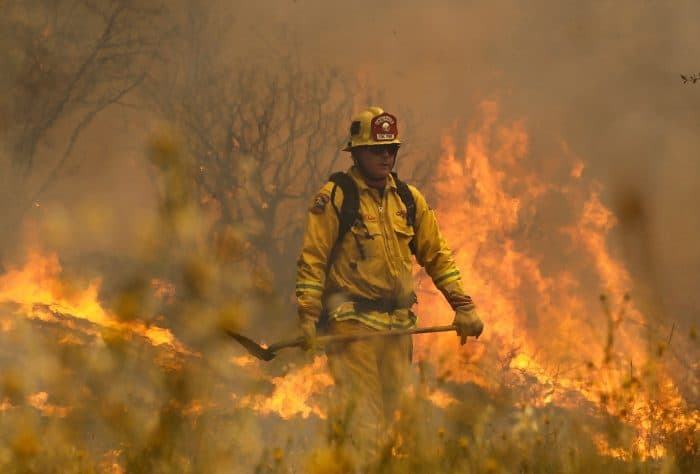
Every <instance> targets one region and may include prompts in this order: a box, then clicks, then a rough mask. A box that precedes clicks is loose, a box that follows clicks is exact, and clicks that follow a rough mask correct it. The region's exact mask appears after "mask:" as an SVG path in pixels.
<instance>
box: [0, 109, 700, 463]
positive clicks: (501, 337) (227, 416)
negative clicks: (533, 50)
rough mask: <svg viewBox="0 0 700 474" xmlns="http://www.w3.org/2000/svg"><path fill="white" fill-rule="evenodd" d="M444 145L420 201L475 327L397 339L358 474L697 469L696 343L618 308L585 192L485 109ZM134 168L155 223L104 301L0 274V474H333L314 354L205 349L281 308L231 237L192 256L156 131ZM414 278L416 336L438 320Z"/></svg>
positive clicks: (341, 441)
mask: <svg viewBox="0 0 700 474" xmlns="http://www.w3.org/2000/svg"><path fill="white" fill-rule="evenodd" d="M454 133H455V132H454V131H453V132H451V134H446V136H445V137H444V154H443V157H442V162H441V166H440V171H439V180H438V182H439V185H438V187H437V189H436V193H437V200H436V202H435V203H434V204H435V207H436V209H437V212H438V218H439V219H440V222H441V224H442V227H443V230H444V234H445V236H446V239H447V240H448V242H450V243H451V245H452V246H453V248H454V249H455V252H456V258H457V260H458V263H459V265H460V267H461V268H462V270H463V278H464V281H465V286H466V287H467V288H468V289H469V290H470V291H471V292H472V293H473V295H474V297H475V300H476V301H477V303H478V305H479V308H480V310H481V313H482V315H483V317H484V319H485V320H486V323H487V329H486V332H485V333H484V335H483V336H482V338H481V339H480V340H479V341H478V342H477V341H471V340H470V341H469V342H468V344H467V345H466V346H464V347H463V348H460V346H459V345H458V343H457V341H456V338H455V337H454V336H452V337H449V336H446V335H431V336H416V338H415V342H416V364H415V370H414V373H413V384H412V385H411V389H410V391H409V393H407V399H406V400H407V401H406V404H405V407H404V410H403V411H402V412H400V413H398V414H397V416H396V424H395V426H394V427H393V429H392V430H390V431H389V432H388V433H387V436H386V438H385V440H384V443H383V445H382V448H381V456H380V459H379V460H378V461H377V463H376V465H374V467H373V469H375V470H376V471H377V472H493V473H496V472H572V473H573V472H640V471H641V472H692V471H694V470H698V469H700V453H699V452H698V446H700V439H699V434H698V423H699V421H700V417H699V412H698V407H697V394H698V390H699V387H698V381H697V380H698V379H697V377H698V365H697V364H698V362H697V360H698V357H697V354H698V344H697V335H696V334H695V333H693V332H692V330H691V332H690V333H689V334H683V333H682V332H681V331H680V330H678V331H676V333H675V334H674V333H673V328H675V326H671V329H670V330H668V329H669V327H668V321H665V320H664V319H663V318H661V317H660V316H653V317H652V316H650V315H649V314H647V313H646V312H645V310H644V309H643V308H642V307H641V306H642V305H641V304H640V303H639V302H638V301H637V299H636V298H635V297H634V296H633V297H630V296H629V294H630V293H629V292H630V291H632V290H633V277H632V276H631V275H630V274H628V272H627V271H626V269H625V266H624V265H623V264H622V263H621V261H620V260H619V259H617V258H616V257H615V255H614V253H613V252H612V251H611V250H610V248H609V240H610V239H609V238H608V233H609V232H610V231H611V229H613V228H614V226H615V225H616V217H615V216H614V215H613V214H612V213H611V212H610V211H609V210H608V209H607V208H606V207H605V206H604V205H603V203H602V199H601V192H602V191H601V187H600V185H599V184H596V183H594V182H588V181H586V180H585V172H584V171H585V166H584V165H583V162H582V161H581V160H580V159H577V158H576V157H572V156H569V155H566V153H565V152H564V151H563V152H562V153H564V154H563V155H562V157H561V158H560V159H561V160H563V161H564V162H565V163H566V164H567V166H564V167H563V168H566V169H565V170H564V171H563V172H561V173H560V174H561V176H559V175H557V176H540V175H538V174H537V173H536V172H535V171H534V170H533V166H532V164H531V163H530V162H528V156H529V155H528V150H529V139H528V135H527V133H526V130H525V127H524V125H523V124H522V123H518V122H516V123H505V124H504V123H502V121H501V120H500V119H499V116H498V109H497V106H496V104H494V103H491V102H485V103H484V104H483V106H482V110H481V116H480V119H479V120H477V121H476V122H475V124H474V125H473V126H472V127H471V128H469V129H468V130H467V132H466V134H467V139H466V145H465V148H464V150H461V151H460V150H457V149H456V148H455V146H454V140H453V138H452V134H454ZM149 157H150V158H151V162H152V163H153V166H154V167H155V168H156V169H157V170H158V175H159V177H160V178H161V180H160V181H159V184H160V186H161V189H160V192H161V208H160V213H159V219H160V220H159V223H158V224H157V225H156V226H155V232H154V233H155V234H156V235H155V236H154V237H153V238H152V239H150V240H149V246H148V248H146V249H144V251H143V259H142V260H143V261H142V262H140V265H139V266H138V269H139V270H138V272H134V273H132V274H129V273H128V272H126V273H127V276H126V277H124V278H123V280H124V281H122V282H119V284H110V285H109V286H110V288H109V289H105V288H104V285H105V284H104V282H103V281H101V280H100V279H78V278H73V277H70V276H68V275H73V274H75V272H66V271H65V269H64V268H62V266H61V262H60V261H59V258H58V257H57V256H56V255H54V254H53V253H51V252H50V251H39V250H34V251H31V252H28V254H27V258H26V261H25V262H23V264H21V265H18V266H16V267H14V268H9V269H8V270H7V271H6V272H5V273H4V274H3V275H2V276H0V367H1V368H2V372H1V373H0V428H1V429H0V433H1V434H0V469H2V470H3V471H8V472H12V471H14V472H47V471H55V470H59V471H77V472H83V471H88V472H90V471H99V472H313V473H322V472H324V473H330V472H349V471H350V470H351V469H352V466H353V465H355V463H356V462H357V460H354V459H350V458H348V457H347V455H346V454H345V450H344V446H345V444H346V443H347V442H348V440H347V439H345V438H344V435H343V433H342V430H340V431H338V430H332V429H331V428H330V427H329V425H328V423H326V421H325V417H326V413H327V405H328V397H329V396H332V395H331V393H332V392H331V390H330V389H331V388H332V379H331V378H330V376H329V374H328V372H327V370H326V367H325V358H324V357H323V356H321V355H316V356H312V357H308V356H304V355H302V354H299V353H293V352H285V353H284V354H283V355H281V356H280V357H279V358H278V359H276V360H275V361H273V362H271V363H262V362H260V361H257V360H255V359H252V358H250V357H248V356H245V355H243V353H242V352H241V350H240V349H239V348H237V347H236V346H234V345H233V343H232V342H231V341H230V340H227V339H225V338H224V337H222V336H221V333H222V331H221V328H222V327H226V328H241V327H246V324H250V322H251V318H252V317H254V316H260V317H263V316H262V315H265V314H289V313H291V311H290V310H289V309H286V310H285V309H284V308H283V307H281V306H279V303H276V302H274V301H273V298H270V296H269V294H270V293H269V289H266V288H265V279H264V278H259V276H260V275H263V274H264V272H260V271H257V272H254V271H252V270H251V267H252V266H253V264H254V262H253V261H252V260H253V257H252V256H251V255H249V254H247V253H246V252H247V250H246V249H247V248H248V247H247V246H246V245H245V237H244V235H245V232H243V231H239V230H238V229H235V228H228V229H226V230H225V231H223V232H219V234H218V235H219V236H220V238H218V239H216V243H215V244H210V242H209V240H207V238H206V232H208V229H207V227H206V221H205V220H203V219H202V216H201V214H200V213H199V211H198V208H197V206H196V205H195V203H196V201H197V200H196V199H195V197H194V196H193V195H192V187H191V186H190V185H189V184H188V179H187V176H188V167H187V159H186V157H185V156H183V154H182V152H181V147H179V145H178V144H177V140H175V139H174V138H173V136H172V134H168V133H166V134H162V135H159V136H157V137H156V138H155V139H154V142H153V144H152V146H151V148H150V151H149ZM552 202H555V204H552ZM547 206H555V207H556V209H555V210H554V211H552V212H551V213H550V214H551V215H549V214H546V213H545V210H546V209H547ZM557 210H558V211H557ZM555 211H557V212H555ZM543 213H544V214H546V216H543V215H542V214H543ZM465 229H466V231H465ZM258 261H259V260H258ZM562 262H565V264H562ZM288 264H290V265H291V264H292V262H291V260H290V262H288ZM253 274H254V275H257V276H258V277H255V278H252V277H249V276H248V275H253ZM417 276H418V278H419V290H420V291H419V300H420V301H421V305H420V306H419V307H418V308H417V312H418V314H419V315H420V316H421V317H422V323H423V324H426V325H427V324H434V323H443V322H445V320H446V318H449V309H448V308H447V306H446V304H445V303H444V302H443V301H441V299H440V298H439V297H438V295H437V293H436V292H435V291H433V290H431V289H430V284H429V282H426V279H425V277H424V276H423V275H422V274H420V273H418V275H417ZM601 293H602V294H604V295H605V296H604V297H601V296H600V294H601ZM632 294H633V293H632ZM285 311H286V312H285ZM290 316H291V314H290ZM251 326H252V327H253V328H254V327H256V325H254V324H253V325H250V326H249V327H251ZM669 333H670V335H669ZM268 342H269V341H268Z"/></svg>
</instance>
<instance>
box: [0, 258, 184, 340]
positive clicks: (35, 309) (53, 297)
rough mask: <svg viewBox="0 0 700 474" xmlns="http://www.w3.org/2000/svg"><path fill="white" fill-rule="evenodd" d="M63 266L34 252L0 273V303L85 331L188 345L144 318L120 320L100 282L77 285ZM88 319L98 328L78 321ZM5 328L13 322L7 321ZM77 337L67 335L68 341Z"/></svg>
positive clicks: (95, 334) (7, 328)
mask: <svg viewBox="0 0 700 474" xmlns="http://www.w3.org/2000/svg"><path fill="white" fill-rule="evenodd" d="M61 271H62V269H61V265H60V263H59V261H58V257H57V256H56V255H55V254H52V255H49V256H46V255H42V254H41V253H39V252H35V251H33V252H30V253H29V255H28V258H27V263H26V264H25V265H24V267H22V268H15V269H11V270H10V271H8V272H7V273H6V274H4V275H2V276H0V303H8V304H12V305H14V306H16V307H17V310H16V314H17V315H21V316H26V317H29V318H31V319H39V320H42V321H49V322H61V323H62V324H64V325H66V326H67V327H70V328H73V329H78V330H80V331H82V332H84V333H87V334H90V335H94V336H101V331H100V329H102V328H108V329H116V330H119V331H124V332H127V333H131V334H135V335H139V336H142V337H144V338H145V339H146V340H148V341H149V342H150V343H151V344H153V345H155V346H167V347H169V348H171V349H174V350H175V351H177V352H180V353H187V350H186V349H185V347H184V346H183V345H182V344H181V343H180V342H179V341H178V340H177V339H176V338H175V337H174V336H173V334H172V333H171V332H170V331H169V330H168V329H165V328H162V327H159V326H155V325H146V324H145V323H143V322H141V321H120V320H118V319H117V318H116V317H115V316H113V315H112V314H110V313H109V312H108V311H107V310H105V309H104V308H103V307H102V305H101V304H100V302H99V299H98V293H99V289H100V281H92V282H90V283H89V284H88V285H87V287H86V288H75V287H72V286H71V285H69V284H68V283H67V282H66V281H64V280H62V279H61V277H60V275H61ZM80 320H82V321H87V322H89V323H92V325H93V326H97V327H98V328H99V329H96V328H95V327H87V328H85V327H82V326H81V327H78V326H77V325H76V324H74V321H80ZM0 326H1V327H2V330H3V331H9V330H11V329H12V327H13V324H12V323H11V322H8V320H3V321H2V324H1V325H0ZM76 341H77V339H75V338H74V337H73V338H71V337H69V336H66V338H65V341H64V342H67V343H71V342H73V343H74V342H76Z"/></svg>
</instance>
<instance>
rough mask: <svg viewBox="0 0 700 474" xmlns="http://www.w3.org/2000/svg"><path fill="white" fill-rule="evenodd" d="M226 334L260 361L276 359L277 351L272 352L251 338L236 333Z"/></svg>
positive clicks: (229, 332)
mask: <svg viewBox="0 0 700 474" xmlns="http://www.w3.org/2000/svg"><path fill="white" fill-rule="evenodd" d="M226 333H227V334H228V335H229V336H231V337H232V338H234V339H235V340H236V341H238V342H239V343H240V344H241V345H242V346H243V347H245V349H246V350H247V351H248V352H249V353H250V355H252V356H254V357H257V358H258V359H260V360H264V361H269V360H272V359H274V358H275V356H276V355H277V354H276V353H275V351H273V350H270V349H268V348H266V347H263V346H261V345H260V344H258V343H257V342H255V341H253V340H252V339H250V338H247V337H245V336H241V335H240V334H236V333H235V332H231V331H226Z"/></svg>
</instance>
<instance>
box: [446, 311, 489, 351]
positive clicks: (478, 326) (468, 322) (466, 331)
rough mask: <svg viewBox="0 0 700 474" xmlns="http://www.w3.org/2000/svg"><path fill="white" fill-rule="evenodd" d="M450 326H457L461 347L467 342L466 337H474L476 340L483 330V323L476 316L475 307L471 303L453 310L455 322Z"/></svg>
mask: <svg viewBox="0 0 700 474" xmlns="http://www.w3.org/2000/svg"><path fill="white" fill-rule="evenodd" d="M452 324H454V325H455V326H457V334H458V335H459V336H460V338H461V339H460V344H461V345H464V343H465V342H467V336H474V337H476V338H477V339H478V338H479V336H481V332H482V331H483V330H484V323H483V322H482V321H481V318H480V317H479V315H478V314H476V306H474V304H473V303H472V304H470V305H465V306H458V307H457V308H455V320H454V321H453V322H452Z"/></svg>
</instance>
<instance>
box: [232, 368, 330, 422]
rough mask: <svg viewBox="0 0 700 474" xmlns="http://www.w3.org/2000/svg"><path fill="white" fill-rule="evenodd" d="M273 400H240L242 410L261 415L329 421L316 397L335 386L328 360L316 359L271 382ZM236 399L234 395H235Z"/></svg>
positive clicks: (249, 398) (254, 396)
mask: <svg viewBox="0 0 700 474" xmlns="http://www.w3.org/2000/svg"><path fill="white" fill-rule="evenodd" d="M272 384H273V385H274V390H273V392H272V394H271V395H270V396H265V395H246V396H244V397H241V399H240V400H238V405H239V406H241V407H250V408H252V409H253V410H255V411H258V412H260V413H262V414H269V413H276V414H278V415H279V416H280V417H282V418H285V419H288V418H291V417H293V416H301V417H302V418H308V417H309V416H310V415H312V414H313V415H315V416H317V417H319V418H321V419H325V418H326V410H325V407H324V406H323V404H321V403H320V402H319V401H317V400H315V397H316V396H317V395H318V394H319V393H320V392H323V391H324V390H325V389H327V388H328V387H330V386H331V385H333V379H332V377H331V375H330V373H328V367H327V359H326V357H325V356H316V357H315V358H314V360H313V362H312V363H311V364H308V365H306V366H303V367H300V368H298V369H296V370H293V371H290V372H288V373H287V374H285V375H283V376H280V377H274V378H273V379H272ZM234 397H235V395H234Z"/></svg>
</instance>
